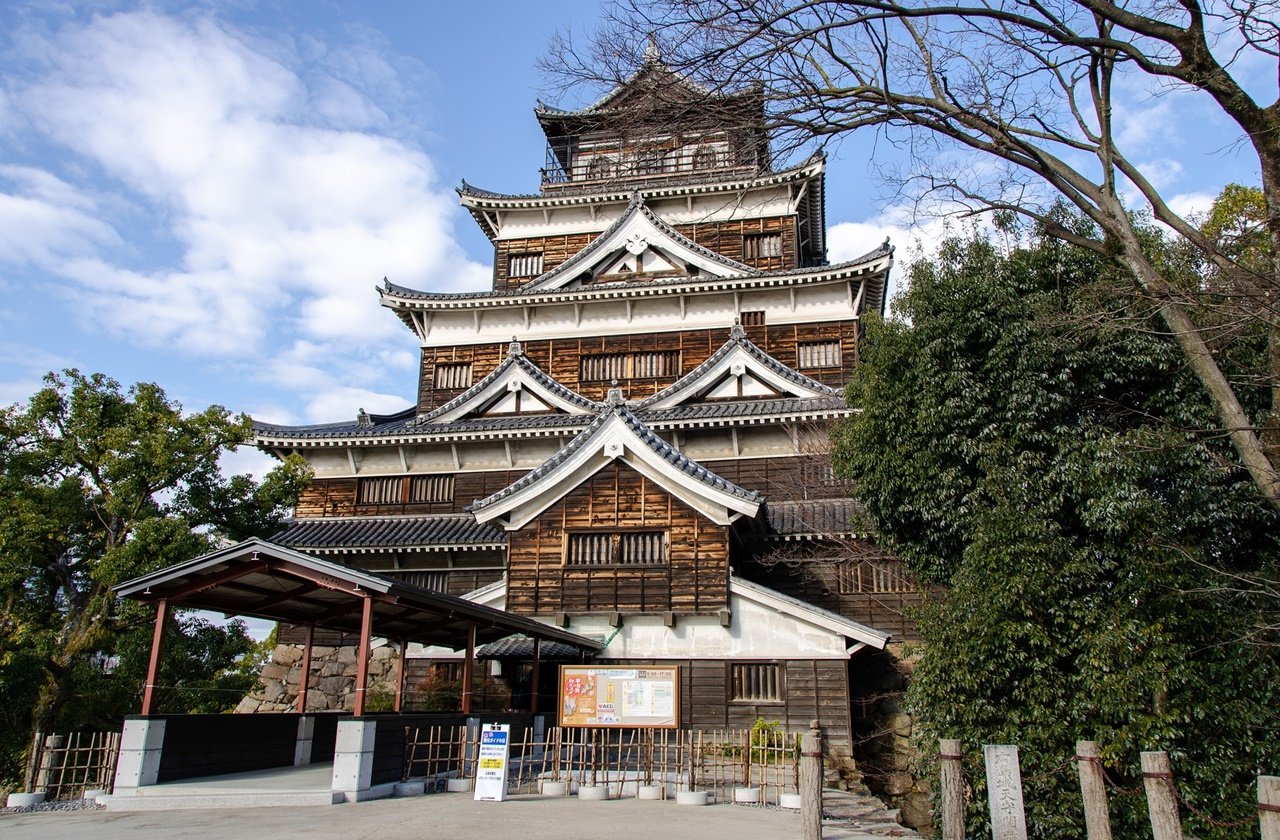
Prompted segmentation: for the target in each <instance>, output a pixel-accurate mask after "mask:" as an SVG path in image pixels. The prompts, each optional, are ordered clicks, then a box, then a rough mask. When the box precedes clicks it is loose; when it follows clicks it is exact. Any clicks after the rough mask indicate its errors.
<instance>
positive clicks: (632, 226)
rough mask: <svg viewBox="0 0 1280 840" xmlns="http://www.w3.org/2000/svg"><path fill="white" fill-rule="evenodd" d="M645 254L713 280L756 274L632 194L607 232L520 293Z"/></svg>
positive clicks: (544, 288) (556, 285) (561, 284)
mask: <svg viewBox="0 0 1280 840" xmlns="http://www.w3.org/2000/svg"><path fill="white" fill-rule="evenodd" d="M646 251H653V252H655V253H656V254H658V255H660V256H661V257H662V258H663V259H664V262H666V263H667V264H669V265H671V266H672V267H675V268H684V267H685V266H692V267H694V268H697V269H698V270H700V271H705V272H707V273H708V274H711V275H712V276H714V277H743V276H746V275H748V274H757V273H759V272H758V271H757V270H756V269H753V268H751V267H750V266H747V265H743V264H742V263H740V262H736V261H735V260H731V259H729V258H728V257H725V256H722V255H720V254H717V253H716V252H715V251H712V250H710V249H709V248H704V247H702V246H701V245H699V244H698V243H696V242H694V241H693V240H692V239H689V238H688V237H687V236H684V235H683V234H681V233H679V232H678V231H676V229H675V228H673V227H671V226H670V225H668V224H667V223H666V222H664V221H663V220H662V219H660V218H658V216H657V215H656V214H655V213H654V212H653V211H652V210H650V209H649V208H648V207H646V206H645V204H644V197H643V196H642V195H641V194H640V193H635V194H634V195H632V197H631V202H630V203H629V204H628V205H627V209H626V211H625V212H624V213H623V214H622V216H621V217H619V218H618V221H616V222H614V223H613V225H612V226H610V227H609V229H608V230H606V231H605V232H604V233H602V234H600V235H599V236H597V237H596V238H595V240H593V241H592V243H591V244H590V245H588V246H587V247H585V248H583V249H582V250H581V251H579V252H578V253H576V254H574V255H573V256H572V257H570V258H569V259H567V260H565V261H564V262H562V263H560V265H558V266H556V267H555V268H553V269H551V270H550V271H548V272H546V273H545V274H543V275H542V276H541V277H536V278H534V279H533V280H531V281H529V282H528V283H526V284H524V285H523V286H521V287H520V290H521V291H523V292H542V291H548V290H551V289H559V288H562V287H564V286H566V285H567V284H568V283H570V282H571V281H572V280H574V279H576V278H577V277H578V276H580V274H581V273H582V272H583V271H588V272H589V271H592V270H593V269H595V268H598V267H599V266H601V265H602V264H604V265H608V264H609V263H608V260H609V258H610V257H613V256H615V255H621V254H624V253H630V254H633V255H641V254H644V253H645V252H646Z"/></svg>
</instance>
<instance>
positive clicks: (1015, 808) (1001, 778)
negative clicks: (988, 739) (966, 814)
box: [982, 744, 1027, 840]
mask: <svg viewBox="0 0 1280 840" xmlns="http://www.w3.org/2000/svg"><path fill="white" fill-rule="evenodd" d="M982 756H983V758H984V759H986V764H987V798H988V801H989V804H990V806H991V836H992V838H993V840H1027V817H1026V812H1025V811H1024V810H1023V807H1022V771H1021V768H1020V767H1019V766H1018V748H1017V747H1012V746H1004V745H997V744H983V745H982Z"/></svg>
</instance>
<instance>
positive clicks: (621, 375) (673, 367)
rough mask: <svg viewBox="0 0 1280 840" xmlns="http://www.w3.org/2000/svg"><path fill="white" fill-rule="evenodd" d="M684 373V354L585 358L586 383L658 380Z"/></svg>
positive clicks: (676, 352)
mask: <svg viewBox="0 0 1280 840" xmlns="http://www.w3.org/2000/svg"><path fill="white" fill-rule="evenodd" d="M679 373H680V353H679V352H678V351H675V350H667V351H656V352H653V353H595V354H589V355H584V356H583V357H582V379H583V380H584V381H589V380H597V381H598V380H603V381H608V380H610V379H657V378H660V377H663V376H677V375H679Z"/></svg>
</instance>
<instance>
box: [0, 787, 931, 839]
mask: <svg viewBox="0 0 1280 840" xmlns="http://www.w3.org/2000/svg"><path fill="white" fill-rule="evenodd" d="M800 830H801V826H800V816H799V814H796V813H794V812H789V811H780V810H775V809H769V808H760V807H747V806H741V805H710V806H706V807H701V808H699V807H688V806H679V805H676V804H675V803H674V802H671V801H665V802H650V801H643V800H639V799H621V800H611V801H606V802H580V801H578V800H577V799H576V798H568V797H566V798H555V799H548V798H544V797H541V796H516V797H513V798H512V799H510V800H508V801H507V802H476V801H474V800H472V799H471V798H470V796H465V795H462V794H432V795H429V796H417V797H412V798H408V799H387V800H378V801H373V802H361V803H357V804H354V805H335V806H331V807H327V808H292V807H276V808H251V809H243V810H229V809H224V810H189V811H146V812H138V813H115V812H109V811H73V812H58V811H51V812H46V813H30V814H6V815H0V837H4V838H5V840H11V838H12V840H63V838H82V837H83V838H93V840H184V839H189V840H220V838H235V839H236V840H252V838H259V837H265V838H271V840H288V839H289V838H298V840H320V839H321V838H331V837H332V838H342V840H410V838H412V840H425V838H442V839H443V840H506V838H512V840H572V838H581V837H604V838H609V840H724V838H726V837H728V838H733V840H785V838H799V836H800ZM907 833H909V834H914V832H907ZM884 836H885V832H876V833H875V834H871V833H868V832H866V831H865V829H862V828H861V827H857V828H855V827H854V826H853V825H851V824H850V823H848V822H844V821H839V822H836V821H828V822H827V823H825V824H824V828H823V838H824V840H864V838H871V837H879V838H882V837H884ZM890 836H892V835H890Z"/></svg>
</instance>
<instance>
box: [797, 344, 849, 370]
mask: <svg viewBox="0 0 1280 840" xmlns="http://www.w3.org/2000/svg"><path fill="white" fill-rule="evenodd" d="M796 366H797V367H801V368H838V367H840V340H839V339H833V340H831V341H802V342H800V343H799V344H797V345H796Z"/></svg>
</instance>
